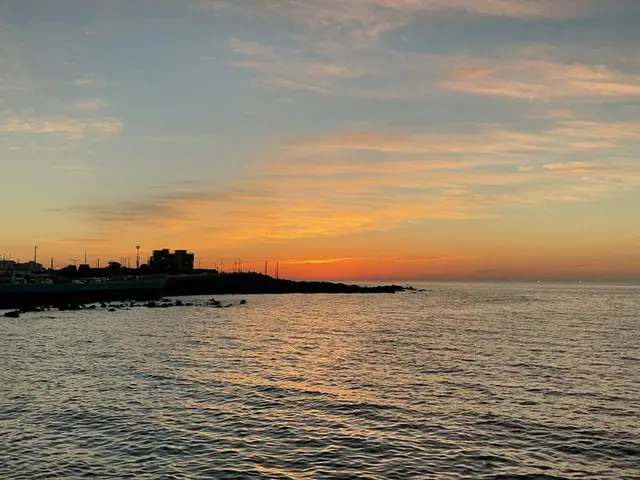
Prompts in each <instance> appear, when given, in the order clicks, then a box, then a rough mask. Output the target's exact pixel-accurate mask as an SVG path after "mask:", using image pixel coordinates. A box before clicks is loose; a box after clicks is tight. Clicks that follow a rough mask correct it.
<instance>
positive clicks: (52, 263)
mask: <svg viewBox="0 0 640 480" xmlns="http://www.w3.org/2000/svg"><path fill="white" fill-rule="evenodd" d="M51 271H52V272H53V257H51Z"/></svg>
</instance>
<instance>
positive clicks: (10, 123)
mask: <svg viewBox="0 0 640 480" xmlns="http://www.w3.org/2000/svg"><path fill="white" fill-rule="evenodd" d="M122 128H123V122H122V121H121V120H118V119H115V118H104V119H99V120H82V119H77V118H70V117H63V116H56V117H50V118H42V117H33V118H19V117H8V118H5V119H4V120H3V121H2V123H1V124H0V131H1V132H7V133H33V134H64V135H69V136H72V137H83V136H84V135H87V134H104V135H113V134H116V133H118V132H120V131H121V130H122Z"/></svg>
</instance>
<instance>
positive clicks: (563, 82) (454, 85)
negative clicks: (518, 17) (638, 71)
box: [440, 59, 640, 100]
mask: <svg viewBox="0 0 640 480" xmlns="http://www.w3.org/2000/svg"><path fill="white" fill-rule="evenodd" d="M464 63H466V65H464V66H462V67H460V68H457V69H454V70H453V71H452V72H451V75H450V77H449V78H447V79H445V80H444V81H443V82H441V84H440V85H441V86H442V87H443V88H445V89H451V90H456V91H461V92H468V93H476V94H481V95H495V96H504V97H510V98H516V99H526V100H538V99H550V98H554V97H594V98H599V97H629V96H639V95H640V75H630V74H623V73H622V72H619V71H615V70H613V69H611V68H607V67H604V66H602V65H595V66H594V65H584V64H568V65H567V64H561V63H558V62H554V61H551V60H544V59H530V60H483V59H466V60H465V61H464Z"/></svg>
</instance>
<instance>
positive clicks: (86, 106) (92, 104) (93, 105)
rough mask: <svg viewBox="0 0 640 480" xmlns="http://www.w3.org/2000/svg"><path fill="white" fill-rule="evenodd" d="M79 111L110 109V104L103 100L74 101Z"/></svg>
mask: <svg viewBox="0 0 640 480" xmlns="http://www.w3.org/2000/svg"><path fill="white" fill-rule="evenodd" d="M73 104H74V106H75V107H76V108H77V109H78V110H102V109H103V108H107V107H109V106H110V105H109V102H107V101H106V100H103V99H102V98H77V99H75V100H74V101H73Z"/></svg>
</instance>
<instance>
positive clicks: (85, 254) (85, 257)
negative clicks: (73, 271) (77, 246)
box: [84, 250, 87, 265]
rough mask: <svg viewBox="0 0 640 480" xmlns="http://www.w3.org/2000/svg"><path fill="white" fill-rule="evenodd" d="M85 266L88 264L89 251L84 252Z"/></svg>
mask: <svg viewBox="0 0 640 480" xmlns="http://www.w3.org/2000/svg"><path fill="white" fill-rule="evenodd" d="M84 264H85V265H86V264H87V251H86V250H85V251H84Z"/></svg>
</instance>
